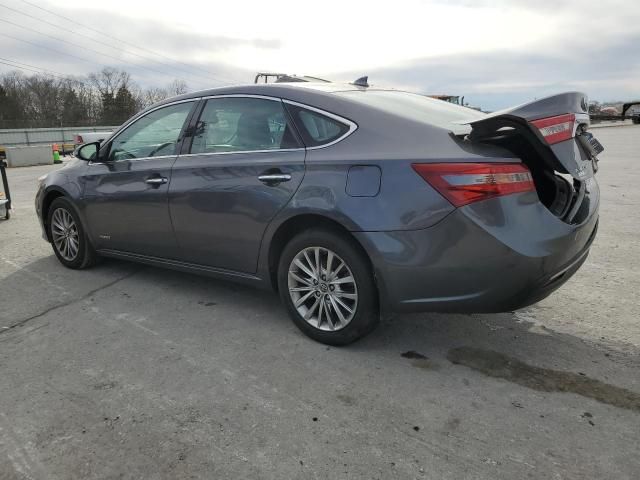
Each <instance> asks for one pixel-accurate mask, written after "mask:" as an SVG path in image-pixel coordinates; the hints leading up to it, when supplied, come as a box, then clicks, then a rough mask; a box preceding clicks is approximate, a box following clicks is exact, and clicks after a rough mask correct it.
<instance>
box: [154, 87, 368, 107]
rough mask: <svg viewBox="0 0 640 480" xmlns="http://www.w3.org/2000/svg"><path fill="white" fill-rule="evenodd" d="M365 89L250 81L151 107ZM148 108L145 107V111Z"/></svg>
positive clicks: (208, 90) (178, 97) (323, 94)
mask: <svg viewBox="0 0 640 480" xmlns="http://www.w3.org/2000/svg"><path fill="white" fill-rule="evenodd" d="M356 90H365V88H364V87H358V86H355V85H351V84H349V83H333V82H331V83H328V82H279V83H258V84H255V83H250V84H246V85H233V86H228V87H217V88H209V89H206V90H198V91H195V92H189V93H185V94H183V95H179V96H177V97H171V98H167V99H165V100H162V101H160V102H158V103H156V104H154V105H152V106H151V107H149V108H156V107H158V106H160V105H165V104H168V103H173V102H176V101H181V100H189V99H192V98H201V97H209V96H215V95H265V96H273V97H279V98H288V99H291V100H298V101H302V99H303V98H305V97H307V98H309V97H310V98H309V99H310V100H311V99H313V98H314V97H315V98H317V97H325V98H326V96H328V95H329V94H331V93H335V92H346V91H356ZM146 110H148V109H145V111H146Z"/></svg>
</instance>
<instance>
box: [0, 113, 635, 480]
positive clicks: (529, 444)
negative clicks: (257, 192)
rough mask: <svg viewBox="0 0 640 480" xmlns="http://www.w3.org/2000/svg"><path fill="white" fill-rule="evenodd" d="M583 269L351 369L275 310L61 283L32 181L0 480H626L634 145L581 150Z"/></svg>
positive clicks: (380, 336) (18, 261)
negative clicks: (594, 157)
mask: <svg viewBox="0 0 640 480" xmlns="http://www.w3.org/2000/svg"><path fill="white" fill-rule="evenodd" d="M595 133H596V135H597V137H598V138H599V139H600V141H601V142H602V143H603V145H604V146H605V148H606V151H605V152H604V153H603V155H602V156H601V162H600V166H601V170H600V172H599V173H598V180H599V183H600V186H601V190H602V207H601V222H600V230H599V234H598V237H597V238H596V240H595V243H594V245H593V248H592V251H591V255H590V257H589V259H588V261H587V262H586V263H585V265H584V266H583V267H582V269H581V270H580V271H579V272H578V273H577V274H576V275H575V276H574V277H573V278H572V279H571V280H570V281H569V282H568V283H567V284H566V285H565V286H564V287H563V288H561V289H560V290H559V291H557V292H556V293H554V294H553V295H552V296H551V297H549V298H548V299H546V300H544V301H543V302H541V303H540V304H538V305H536V306H534V307H531V308H528V309H526V310H522V311H518V312H515V313H505V314H499V315H471V316H470V315H435V314H415V315H399V316H396V317H394V318H392V319H389V320H386V321H385V322H383V324H382V325H381V327H380V328H379V329H378V330H377V331H376V332H374V334H372V335H371V336H369V337H367V338H366V339H364V340H363V341H361V342H359V343H357V344H355V345H353V346H350V347H348V348H340V349H337V348H329V347H326V346H323V345H320V344H317V343H314V342H313V341H311V340H309V339H307V338H306V337H304V336H302V334H300V333H299V332H298V330H297V329H296V328H295V327H294V326H293V325H292V324H291V322H290V321H289V320H288V318H287V317H286V315H285V312H284V310H283V309H282V308H281V306H280V304H279V302H278V299H277V298H276V296H275V295H272V294H269V293H268V292H261V291H255V290H251V289H248V288H244V287H239V286H237V285H232V284H227V283H223V282H219V281H215V280H211V279H207V278H202V277H197V276H193V275H188V274H182V273H176V272H172V271H165V270H160V269H155V268H152V267H146V266H140V265H136V264H129V263H124V262H118V261H111V260H110V261H105V262H103V263H102V264H100V265H99V266H98V267H96V268H94V269H91V270H87V271H80V272H77V271H70V270H66V269H64V268H63V267H62V266H61V265H60V264H59V263H58V262H57V260H56V259H55V257H54V256H53V254H52V252H51V249H50V246H49V245H48V244H47V243H45V242H44V241H43V240H42V239H41V237H40V230H39V226H38V224H37V219H36V216H35V213H34V211H33V195H34V192H35V180H36V178H37V177H38V176H40V175H41V174H42V173H44V172H47V171H49V170H51V169H52V168H57V167H54V166H48V167H29V168H22V169H12V170H10V171H9V176H10V182H11V186H12V193H13V195H14V206H15V211H14V214H13V217H12V219H11V220H10V221H8V222H0V279H1V282H0V285H1V286H2V289H1V291H0V295H1V297H0V298H1V299H2V301H1V303H0V379H1V383H0V479H2V480H4V479H93V478H96V479H98V478H100V479H103V478H114V479H115V478H145V479H181V478H203V479H211V478H265V479H289V478H291V479H293V478H300V479H308V478H319V479H323V478H348V479H352V478H367V479H371V478H375V479H388V478H420V479H422V478H429V479H444V478H451V479H462V478H464V479H467V478H469V479H476V478H477V479H481V478H487V479H496V478H504V479H514V478H544V479H549V478H557V479H585V478H594V479H604V478H606V479H637V478H638V472H640V455H639V454H640V446H639V445H640V375H639V374H638V372H639V371H640V370H639V367H640V360H639V357H638V353H640V322H639V321H638V313H639V310H640V307H639V305H640V293H639V291H640V289H639V288H638V287H639V286H640V281H639V280H640V278H639V276H640V273H639V272H640V250H639V248H638V247H639V242H640V218H639V217H640V189H638V185H640V174H639V171H640V165H639V164H638V158H637V157H638V152H639V151H640V135H638V134H639V133H640V127H638V126H621V127H615V128H607V127H604V128H599V129H598V130H597V131H595Z"/></svg>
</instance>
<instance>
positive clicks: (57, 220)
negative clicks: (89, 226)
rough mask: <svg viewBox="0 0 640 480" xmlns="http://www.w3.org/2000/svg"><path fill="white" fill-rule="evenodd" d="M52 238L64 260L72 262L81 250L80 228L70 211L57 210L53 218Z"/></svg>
mask: <svg viewBox="0 0 640 480" xmlns="http://www.w3.org/2000/svg"><path fill="white" fill-rule="evenodd" d="M51 236H52V237H53V238H52V239H53V243H54V245H55V247H56V250H57V251H58V253H59V254H60V256H61V257H62V258H64V259H65V260H67V261H68V262H71V261H73V260H75V258H76V257H77V256H78V252H79V250H80V235H79V234H78V226H77V225H76V222H75V220H74V219H73V217H72V216H71V214H70V213H69V211H68V210H66V209H64V208H57V209H56V210H55V211H54V212H53V215H52V216H51Z"/></svg>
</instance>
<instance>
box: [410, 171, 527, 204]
mask: <svg viewBox="0 0 640 480" xmlns="http://www.w3.org/2000/svg"><path fill="white" fill-rule="evenodd" d="M411 166H412V167H413V169H414V170H415V171H416V172H417V173H418V174H419V175H420V176H421V177H422V178H424V179H425V180H426V181H427V182H428V183H429V184H430V185H431V186H432V187H433V188H435V189H436V190H437V191H438V192H439V193H440V194H441V195H442V196H443V197H444V198H446V199H447V200H449V201H450V202H451V203H452V204H453V205H455V206H456V207H461V206H463V205H467V204H469V203H473V202H477V201H480V200H486V199H487V198H492V197H499V196H502V195H510V194H512V193H518V192H530V191H535V185H534V184H533V177H532V176H531V172H530V171H529V169H528V168H527V167H526V166H524V165H523V164H521V163H414V164H412V165H411Z"/></svg>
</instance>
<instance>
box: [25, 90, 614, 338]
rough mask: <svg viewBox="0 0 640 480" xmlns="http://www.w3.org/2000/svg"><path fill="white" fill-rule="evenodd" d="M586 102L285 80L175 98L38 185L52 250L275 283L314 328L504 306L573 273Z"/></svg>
mask: <svg viewBox="0 0 640 480" xmlns="http://www.w3.org/2000/svg"><path fill="white" fill-rule="evenodd" d="M588 125H589V116H588V113H587V99H586V96H585V95H584V94H582V93H578V92H569V93H563V94H559V95H555V96H552V97H548V98H544V99H541V100H537V101H534V102H531V103H527V104H524V105H520V106H517V107H514V108H510V109H507V110H503V111H499V112H494V113H491V114H485V113H482V112H477V111H475V110H471V109H469V108H465V107H461V106H458V105H452V104H449V103H446V102H443V101H440V100H435V99H432V98H428V97H425V96H422V95H417V94H412V93H407V92H402V91H396V90H387V89H380V88H374V87H366V86H360V85H352V84H337V83H290V84H287V83H278V84H261V85H251V86H238V87H228V88H219V89H213V90H208V91H201V92H197V93H192V94H187V95H182V96H179V97H175V98H172V99H169V100H166V101H163V102H161V103H158V104H156V105H154V106H152V107H150V108H148V109H147V110H145V111H143V112H141V113H139V114H137V115H136V116H135V117H133V118H132V119H131V120H129V121H128V122H126V123H125V124H124V125H123V126H122V127H120V128H119V129H118V130H117V131H116V132H114V133H113V134H112V135H111V136H110V137H109V138H107V139H106V140H105V141H104V142H100V143H88V144H85V145H83V146H82V147H81V148H80V149H79V150H78V151H77V155H76V156H77V158H76V159H75V160H73V161H71V162H69V163H68V164H67V165H66V166H65V167H64V168H62V169H59V170H57V171H54V172H52V173H50V174H48V175H47V176H46V177H45V178H43V179H41V180H40V186H39V190H38V193H37V197H36V209H37V212H38V215H39V218H40V221H41V224H42V227H43V231H44V237H45V239H46V240H47V241H49V242H50V243H51V244H52V247H53V251H54V253H55V255H56V256H57V257H58V259H59V260H60V262H61V263H62V264H63V265H65V266H66V267H69V268H74V269H80V268H86V267H89V266H91V265H93V264H94V262H95V261H96V259H97V258H98V257H116V258H120V259H127V260H133V261H137V262H143V263H146V264H150V265H156V266H162V267H167V268H173V269H178V270H183V271H188V272H194V273H200V274H205V275H210V276H214V277H218V278H223V279H228V280H234V281H238V282H243V283H245V284H250V285H255V286H259V287H266V288H273V289H275V290H276V291H278V292H279V295H280V297H281V299H282V302H283V303H284V306H285V308H286V310H287V311H288V313H289V314H290V316H291V318H292V319H293V321H294V323H295V324H296V325H297V326H298V327H299V328H300V329H301V330H302V331H303V332H304V333H305V334H307V335H308V336H309V337H311V338H313V339H315V340H318V341H320V342H324V343H327V344H332V345H343V344H347V343H350V342H352V341H354V340H356V339H358V338H361V337H362V336H364V335H366V334H367V333H368V332H370V331H372V330H373V329H374V328H375V326H376V325H377V324H378V321H379V318H380V315H381V313H384V312H409V311H414V312H415V311H429V312H504V311H510V310H513V309H517V308H521V307H524V306H527V305H530V304H532V303H534V302H537V301H539V300H541V299H543V298H545V297H546V296H547V295H549V294H550V293H551V292H553V291H554V290H555V289H557V288H558V287H560V286H561V285H562V284H563V283H564V282H566V281H567V280H568V279H569V278H570V277H571V276H572V275H573V274H574V273H575V272H576V270H577V269H578V268H579V267H580V266H581V265H582V263H583V262H584V261H585V259H586V257H587V254H588V252H589V247H590V245H591V243H592V241H593V239H594V236H595V234H596V230H597V226H598V203H599V192H598V185H597V183H596V181H595V177H594V175H595V173H596V171H597V168H598V160H597V154H598V153H600V151H601V150H602V146H601V145H600V144H599V143H598V141H597V140H596V139H595V138H594V137H593V136H592V135H591V134H590V133H589V132H588V130H587V127H588Z"/></svg>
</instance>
